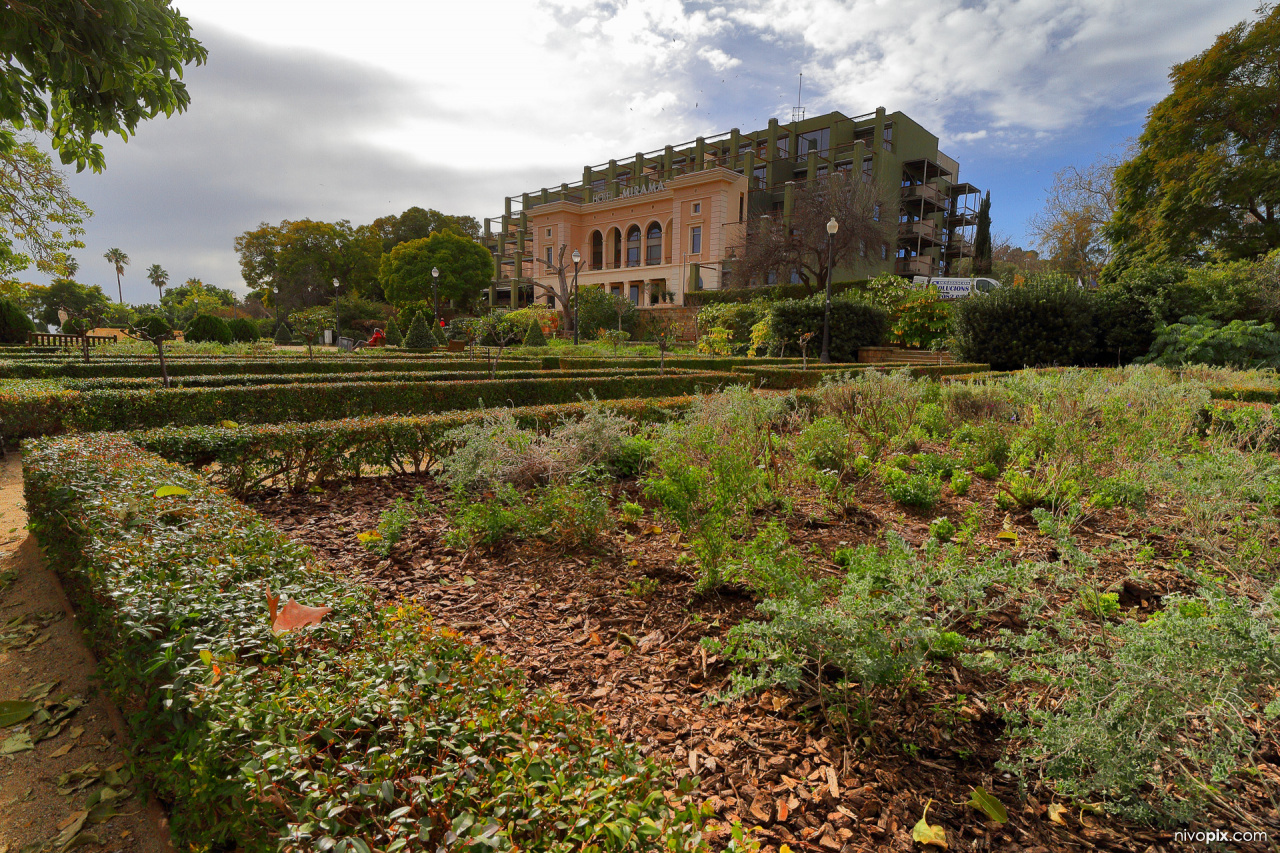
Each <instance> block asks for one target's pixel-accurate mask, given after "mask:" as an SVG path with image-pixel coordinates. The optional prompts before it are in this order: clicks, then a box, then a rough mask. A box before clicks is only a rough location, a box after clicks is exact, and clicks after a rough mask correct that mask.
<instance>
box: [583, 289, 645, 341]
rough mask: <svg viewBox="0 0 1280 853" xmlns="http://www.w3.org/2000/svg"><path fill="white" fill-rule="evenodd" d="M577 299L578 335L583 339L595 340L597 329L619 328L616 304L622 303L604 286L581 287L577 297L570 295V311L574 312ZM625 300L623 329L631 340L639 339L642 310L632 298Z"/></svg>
mask: <svg viewBox="0 0 1280 853" xmlns="http://www.w3.org/2000/svg"><path fill="white" fill-rule="evenodd" d="M575 299H576V302H577V305H578V328H579V330H580V331H579V333H578V335H579V337H580V338H581V339H583V340H594V339H595V336H596V332H597V330H599V329H617V328H618V312H617V310H616V309H615V307H614V306H615V305H618V304H620V303H618V302H616V300H615V298H614V295H613V294H611V293H607V292H606V291H605V290H604V288H602V287H593V286H583V287H580V288H579V290H578V295H577V297H576V298H575V297H573V296H571V297H569V309H570V313H573V305H574V302H575ZM623 302H625V303H626V304H625V305H623V306H622V308H623V311H622V331H624V332H626V333H627V334H628V335H630V336H631V340H633V341H638V340H640V336H639V335H638V334H637V332H638V331H639V328H638V324H639V320H640V311H639V310H638V309H637V308H636V307H635V305H633V304H631V301H630V300H628V299H625V298H624V299H623Z"/></svg>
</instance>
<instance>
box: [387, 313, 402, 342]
mask: <svg viewBox="0 0 1280 853" xmlns="http://www.w3.org/2000/svg"><path fill="white" fill-rule="evenodd" d="M382 334H383V336H384V337H385V338H386V339H387V343H388V344H390V345H391V346H393V347H398V346H400V345H401V344H402V343H404V335H402V334H400V327H399V326H397V325H396V318H395V317H392V318H391V321H390V322H389V323H387V328H386V329H385V330H383V332H382Z"/></svg>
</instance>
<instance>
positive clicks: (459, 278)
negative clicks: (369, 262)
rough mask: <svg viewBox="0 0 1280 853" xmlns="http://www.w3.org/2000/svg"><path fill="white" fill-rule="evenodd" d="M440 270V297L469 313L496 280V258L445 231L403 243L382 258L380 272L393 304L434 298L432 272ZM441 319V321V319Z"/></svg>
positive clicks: (476, 244)
mask: <svg viewBox="0 0 1280 853" xmlns="http://www.w3.org/2000/svg"><path fill="white" fill-rule="evenodd" d="M433 267H434V268H436V269H439V270H440V283H439V287H440V298H441V299H442V300H445V299H452V300H453V301H454V303H455V304H456V305H458V307H460V308H461V309H462V310H464V311H465V310H469V309H470V307H471V305H472V303H473V302H474V301H475V299H476V297H477V296H478V295H479V294H480V293H481V292H482V291H483V290H484V289H485V288H486V287H488V286H489V281H490V279H492V278H493V255H491V254H490V253H489V250H488V249H486V248H485V247H484V246H481V245H480V244H479V243H477V242H476V241H475V240H472V239H471V238H469V237H463V236H460V235H458V234H455V233H453V232H451V231H441V232H438V233H435V234H432V235H431V236H430V237H425V238H423V239H420V240H410V241H409V242H407V243H401V244H400V245H398V246H396V247H395V248H393V249H392V250H391V252H390V253H389V254H386V255H383V256H382V263H381V265H380V267H379V270H378V275H379V278H380V279H381V281H382V289H383V292H384V293H386V295H387V301H388V302H390V303H391V304H392V305H407V304H408V303H411V302H417V301H424V300H430V299H431V298H432V277H431V269H432V268H433ZM437 319H438V318H437Z"/></svg>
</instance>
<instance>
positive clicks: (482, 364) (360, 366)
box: [0, 354, 656, 379]
mask: <svg viewBox="0 0 1280 853" xmlns="http://www.w3.org/2000/svg"><path fill="white" fill-rule="evenodd" d="M165 361H166V362H167V363H168V366H169V375H170V376H238V375H241V374H284V373H299V372H306V373H363V372H366V371H375V370H400V371H411V370H417V371H423V372H429V371H435V370H455V371H477V372H478V371H485V370H488V369H489V362H487V361H481V360H474V359H452V360H450V359H440V358H434V359H432V358H424V357H423V356H420V355H419V356H416V357H414V358H399V359H394V358H393V359H385V360H381V359H366V360H357V359H351V358H331V359H328V360H322V359H316V360H315V361H308V360H306V359H305V358H303V359H286V360H283V361H268V360H261V361H246V360H241V359H176V360H175V359H171V358H170V357H169V355H168V354H166V355H165ZM654 361H655V363H656V360H654ZM538 363H539V362H537V361H536V360H532V359H519V358H504V359H502V360H501V361H499V362H498V369H499V370H502V369H503V368H506V369H511V370H518V369H522V368H523V369H535V365H537V364H538ZM592 366H593V367H594V366H600V367H602V366H604V365H592ZM159 373H160V363H159V362H158V361H156V359H155V357H154V356H151V357H147V358H130V359H127V360H119V361H107V360H103V359H95V360H94V361H91V362H89V363H88V364H85V363H84V362H83V361H73V360H68V361H65V362H61V361H59V362H52V363H47V364H30V363H27V362H6V361H0V378H6V379H56V378H59V377H67V378H81V379H91V378H95V377H108V376H120V377H126V376H133V377H143V378H149V377H155V376H158V375H159Z"/></svg>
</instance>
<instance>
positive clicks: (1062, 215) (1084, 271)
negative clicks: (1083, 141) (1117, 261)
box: [1029, 156, 1120, 279]
mask: <svg viewBox="0 0 1280 853" xmlns="http://www.w3.org/2000/svg"><path fill="white" fill-rule="evenodd" d="M1119 165H1120V159H1119V158H1118V157H1116V156H1109V157H1103V158H1102V159H1101V160H1098V161H1097V162H1094V163H1091V164H1090V165H1088V166H1083V167H1081V166H1067V167H1066V168H1063V169H1060V170H1059V171H1058V172H1057V173H1055V174H1054V176H1053V184H1052V185H1051V186H1050V187H1049V189H1048V191H1047V192H1046V194H1045V204H1044V208H1043V209H1042V210H1040V211H1039V212H1038V213H1036V214H1035V215H1034V216H1032V217H1031V221H1030V223H1029V226H1030V227H1029V230H1030V231H1031V234H1032V235H1033V236H1034V237H1035V238H1036V243H1037V244H1038V245H1039V246H1040V248H1041V249H1043V250H1044V251H1045V252H1046V253H1047V255H1048V257H1049V259H1050V261H1051V262H1052V263H1053V264H1054V266H1056V267H1057V268H1058V269H1061V270H1064V271H1066V272H1068V273H1074V274H1076V275H1080V276H1083V277H1085V278H1086V279H1088V278H1097V276H1098V274H1099V273H1100V272H1101V271H1102V268H1103V267H1104V266H1106V264H1107V262H1108V261H1110V260H1111V243H1110V241H1109V240H1107V238H1106V234H1105V229H1106V226H1107V223H1108V222H1110V221H1111V217H1112V216H1114V215H1115V211H1116V187H1115V173H1116V167H1117V166H1119Z"/></svg>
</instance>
